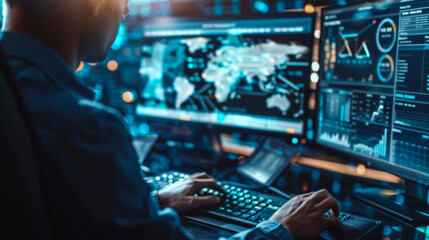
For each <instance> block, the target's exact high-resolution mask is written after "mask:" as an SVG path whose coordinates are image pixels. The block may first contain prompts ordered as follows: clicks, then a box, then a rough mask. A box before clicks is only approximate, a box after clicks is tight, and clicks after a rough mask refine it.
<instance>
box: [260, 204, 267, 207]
mask: <svg viewBox="0 0 429 240" xmlns="http://www.w3.org/2000/svg"><path fill="white" fill-rule="evenodd" d="M259 206H260V207H261V208H264V207H266V206H267V204H266V203H260V204H259Z"/></svg>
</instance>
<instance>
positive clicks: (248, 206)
mask: <svg viewBox="0 0 429 240" xmlns="http://www.w3.org/2000/svg"><path fill="white" fill-rule="evenodd" d="M245 208H246V209H252V208H253V205H250V204H248V205H246V206H245Z"/></svg>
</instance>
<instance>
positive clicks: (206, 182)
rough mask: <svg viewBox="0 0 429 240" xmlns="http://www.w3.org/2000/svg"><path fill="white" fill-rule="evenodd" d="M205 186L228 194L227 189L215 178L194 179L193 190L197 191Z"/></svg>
mask: <svg viewBox="0 0 429 240" xmlns="http://www.w3.org/2000/svg"><path fill="white" fill-rule="evenodd" d="M203 188H212V189H213V190H217V191H219V192H221V193H224V194H226V191H225V189H223V188H222V187H221V186H219V185H218V184H217V182H216V181H215V180H214V179H194V180H192V187H191V192H192V193H196V192H198V191H200V190H201V189H203Z"/></svg>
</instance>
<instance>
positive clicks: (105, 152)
mask: <svg viewBox="0 0 429 240" xmlns="http://www.w3.org/2000/svg"><path fill="white" fill-rule="evenodd" d="M62 135H63V139H64V140H63V141H65V143H64V144H62V145H65V146H67V147H66V149H65V152H66V156H67V157H66V158H65V159H63V161H62V163H61V164H62V166H61V167H62V168H63V169H62V177H61V178H62V179H66V181H65V182H64V183H63V184H61V185H62V186H61V189H60V190H59V191H60V192H57V193H56V194H57V195H64V198H63V202H65V204H64V205H65V206H61V207H60V208H61V209H64V214H62V215H67V216H68V217H62V219H61V220H62V222H59V221H58V223H57V224H58V227H59V229H60V232H67V236H64V237H65V238H66V239H67V238H70V239H102V238H104V239H189V236H188V235H187V234H186V232H185V231H184V230H183V228H182V227H181V224H180V221H179V217H178V216H177V214H176V213H175V212H174V211H173V210H171V209H165V210H162V211H161V210H159V208H158V207H157V204H156V203H155V201H154V199H153V196H152V194H151V192H152V189H151V187H150V186H149V185H148V184H147V183H146V182H145V181H144V180H143V179H142V176H141V174H140V170H139V166H138V159H137V154H136V153H135V150H134V148H133V146H132V143H131V141H132V137H131V135H130V134H129V132H128V130H127V129H126V127H125V125H124V123H123V120H122V118H121V117H120V116H119V115H118V114H115V113H111V112H103V111H96V112H95V113H92V114H89V115H87V116H84V117H80V118H79V119H77V120H74V121H73V122H72V123H70V125H69V126H66V127H65V130H64V131H63V132H62ZM61 181H62V180H61ZM70 218H71V219H72V220H67V219H70ZM80 219H82V220H80ZM67 221H70V222H67ZM71 226H73V228H74V229H73V231H70V227H71ZM61 230H65V231H61ZM79 233H81V234H82V235H79Z"/></svg>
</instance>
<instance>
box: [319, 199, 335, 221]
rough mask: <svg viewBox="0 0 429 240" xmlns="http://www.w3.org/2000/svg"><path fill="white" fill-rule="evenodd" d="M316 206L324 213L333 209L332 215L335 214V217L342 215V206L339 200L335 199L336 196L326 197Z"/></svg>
mask: <svg viewBox="0 0 429 240" xmlns="http://www.w3.org/2000/svg"><path fill="white" fill-rule="evenodd" d="M316 207H317V208H318V209H320V210H322V213H323V214H324V213H326V212H327V211H329V210H331V211H332V215H334V217H338V216H339V215H340V206H339V205H338V202H337V200H335V198H333V197H329V198H326V199H325V200H323V201H322V202H320V203H319V204H318V205H317V206H316Z"/></svg>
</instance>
